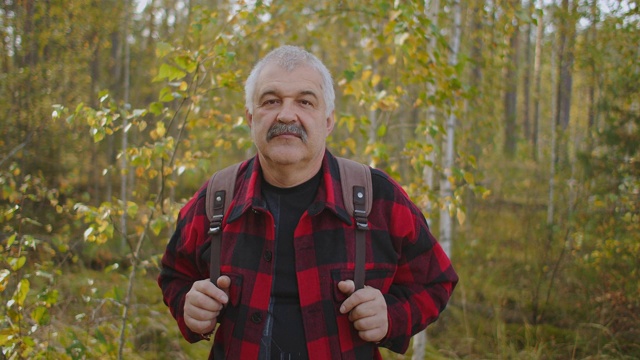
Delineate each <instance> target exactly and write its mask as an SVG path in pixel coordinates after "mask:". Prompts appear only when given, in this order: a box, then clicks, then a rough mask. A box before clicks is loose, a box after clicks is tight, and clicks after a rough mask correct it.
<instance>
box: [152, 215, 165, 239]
mask: <svg viewBox="0 0 640 360" xmlns="http://www.w3.org/2000/svg"><path fill="white" fill-rule="evenodd" d="M165 225H166V222H165V221H164V220H163V219H154V220H153V221H152V222H151V231H153V233H154V234H155V235H156V236H157V235H160V231H162V229H163V228H164V227H165Z"/></svg>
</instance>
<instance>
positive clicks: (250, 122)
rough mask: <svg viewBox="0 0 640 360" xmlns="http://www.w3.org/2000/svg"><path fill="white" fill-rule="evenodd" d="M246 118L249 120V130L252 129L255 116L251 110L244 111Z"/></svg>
mask: <svg viewBox="0 0 640 360" xmlns="http://www.w3.org/2000/svg"><path fill="white" fill-rule="evenodd" d="M244 117H245V118H246V119H247V124H248V125H249V128H251V125H253V115H252V114H251V113H250V112H249V109H244Z"/></svg>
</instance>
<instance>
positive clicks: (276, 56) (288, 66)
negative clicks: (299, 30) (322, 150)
mask: <svg viewBox="0 0 640 360" xmlns="http://www.w3.org/2000/svg"><path fill="white" fill-rule="evenodd" d="M271 63H275V64H277V65H279V66H281V67H282V68H284V69H285V70H287V71H293V70H294V69H296V68H297V67H299V66H302V65H309V66H311V67H312V68H313V69H315V70H317V71H318V72H319V73H320V76H321V77H322V91H323V96H324V101H325V103H326V105H327V113H326V115H327V116H329V114H331V112H332V111H333V109H334V108H335V99H336V94H335V92H334V90H333V79H332V78H331V73H330V72H329V70H328V69H327V67H326V66H325V65H324V64H323V63H322V61H320V59H318V58H317V57H316V56H315V55H313V54H312V53H310V52H308V51H306V50H304V49H302V48H299V47H297V46H291V45H284V46H281V47H279V48H277V49H275V50H272V51H271V52H270V53H268V54H267V55H266V56H265V57H263V58H262V60H260V61H258V63H257V64H256V65H255V66H254V67H253V70H251V73H250V74H249V77H248V78H247V81H246V83H245V85H244V99H245V106H246V108H247V111H249V113H250V114H252V113H253V96H254V92H255V91H256V83H257V82H258V77H259V76H260V73H261V72H262V70H263V69H264V67H265V66H266V65H268V64H271Z"/></svg>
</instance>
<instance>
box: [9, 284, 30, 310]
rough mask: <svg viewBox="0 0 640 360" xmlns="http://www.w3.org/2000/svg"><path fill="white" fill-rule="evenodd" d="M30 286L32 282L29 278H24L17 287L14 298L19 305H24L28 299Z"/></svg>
mask: <svg viewBox="0 0 640 360" xmlns="http://www.w3.org/2000/svg"><path fill="white" fill-rule="evenodd" d="M30 287H31V283H29V280H27V279H22V280H20V282H19V283H18V287H17V288H16V292H15V293H14V294H13V298H12V300H14V301H15V303H16V304H18V306H19V307H22V306H24V301H25V300H26V299H27V294H28V293H29V288H30Z"/></svg>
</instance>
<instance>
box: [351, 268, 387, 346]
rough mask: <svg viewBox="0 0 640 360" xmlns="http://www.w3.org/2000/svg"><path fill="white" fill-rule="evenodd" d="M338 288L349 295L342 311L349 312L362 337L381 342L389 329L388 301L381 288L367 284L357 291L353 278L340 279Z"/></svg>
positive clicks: (366, 339)
mask: <svg viewBox="0 0 640 360" xmlns="http://www.w3.org/2000/svg"><path fill="white" fill-rule="evenodd" d="M338 289H339V290H340V291H341V292H342V293H343V294H345V295H347V296H349V297H348V298H347V300H345V301H344V302H343V303H342V306H340V312H341V313H342V314H346V313H349V321H351V322H352V323H353V327H354V328H355V329H356V330H358V335H360V338H361V339H362V340H364V341H370V342H379V341H381V340H382V339H384V337H385V336H387V331H388V330H389V319H388V318H387V303H386V302H385V301H384V296H383V295H382V293H381V292H380V290H378V289H376V288H372V287H370V286H365V287H364V288H362V289H360V290H358V291H355V284H354V283H353V281H352V280H345V281H340V282H339V283H338Z"/></svg>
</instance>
